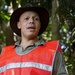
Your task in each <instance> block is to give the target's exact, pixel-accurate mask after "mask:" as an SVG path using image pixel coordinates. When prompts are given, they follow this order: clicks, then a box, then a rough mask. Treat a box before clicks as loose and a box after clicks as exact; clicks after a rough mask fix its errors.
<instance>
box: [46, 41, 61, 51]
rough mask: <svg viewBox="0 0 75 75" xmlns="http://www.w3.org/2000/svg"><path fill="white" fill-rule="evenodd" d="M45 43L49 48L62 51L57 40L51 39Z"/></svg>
mask: <svg viewBox="0 0 75 75" xmlns="http://www.w3.org/2000/svg"><path fill="white" fill-rule="evenodd" d="M46 45H47V47H49V48H50V49H53V50H58V51H59V52H62V50H61V47H60V45H59V41H58V40H53V41H49V42H46Z"/></svg>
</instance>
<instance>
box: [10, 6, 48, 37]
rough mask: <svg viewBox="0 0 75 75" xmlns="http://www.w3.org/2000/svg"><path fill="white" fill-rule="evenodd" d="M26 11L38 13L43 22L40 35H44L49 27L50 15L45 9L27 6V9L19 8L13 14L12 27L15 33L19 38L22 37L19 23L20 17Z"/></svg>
mask: <svg viewBox="0 0 75 75" xmlns="http://www.w3.org/2000/svg"><path fill="white" fill-rule="evenodd" d="M26 11H35V12H36V13H38V15H39V17H40V21H41V28H40V31H39V33H38V35H40V34H42V33H43V32H44V31H45V29H46V27H47V26H48V22H49V13H48V11H47V10H46V9H45V8H43V7H40V6H32V5H26V6H25V7H21V8H18V9H16V10H15V11H14V12H13V13H12V15H11V18H10V26H11V28H12V30H13V32H15V33H16V34H17V35H18V36H21V30H20V29H18V27H17V22H18V21H19V17H20V16H21V14H22V13H24V12H26Z"/></svg>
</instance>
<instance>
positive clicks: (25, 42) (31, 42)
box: [20, 38, 38, 49]
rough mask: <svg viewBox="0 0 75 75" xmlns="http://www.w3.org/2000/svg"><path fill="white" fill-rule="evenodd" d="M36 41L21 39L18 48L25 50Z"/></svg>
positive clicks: (35, 39) (36, 39)
mask: <svg viewBox="0 0 75 75" xmlns="http://www.w3.org/2000/svg"><path fill="white" fill-rule="evenodd" d="M37 41H38V38H34V39H22V40H21V43H20V46H21V47H22V48H23V49H25V48H26V47H27V46H29V45H32V44H33V43H36V42H37Z"/></svg>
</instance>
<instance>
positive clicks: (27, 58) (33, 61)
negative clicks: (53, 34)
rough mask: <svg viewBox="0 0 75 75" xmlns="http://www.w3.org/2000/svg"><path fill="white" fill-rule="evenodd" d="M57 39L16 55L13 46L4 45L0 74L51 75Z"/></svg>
mask: <svg viewBox="0 0 75 75" xmlns="http://www.w3.org/2000/svg"><path fill="white" fill-rule="evenodd" d="M58 48H59V46H58V41H52V42H46V45H44V46H38V47H37V48H35V49H34V50H32V51H31V52H29V53H27V54H24V55H18V54H17V53H16V52H15V49H14V46H6V47H5V48H4V49H3V52H2V54H1V56H0V75H52V69H53V62H54V58H55V53H56V50H58Z"/></svg>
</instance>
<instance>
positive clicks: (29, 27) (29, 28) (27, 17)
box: [17, 11, 41, 38]
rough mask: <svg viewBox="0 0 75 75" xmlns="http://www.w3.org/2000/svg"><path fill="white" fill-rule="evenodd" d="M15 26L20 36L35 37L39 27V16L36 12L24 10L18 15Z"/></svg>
mask: <svg viewBox="0 0 75 75" xmlns="http://www.w3.org/2000/svg"><path fill="white" fill-rule="evenodd" d="M17 26H18V28H19V29H21V36H22V37H25V38H36V37H37V35H38V33H39V30H40V27H41V23H40V17H39V15H38V14H37V13H36V12H33V11H26V12H24V13H23V14H22V15H21V16H20V18H19V22H18V23H17Z"/></svg>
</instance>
